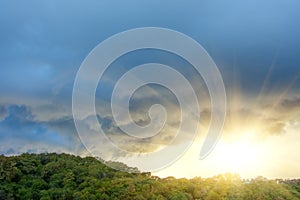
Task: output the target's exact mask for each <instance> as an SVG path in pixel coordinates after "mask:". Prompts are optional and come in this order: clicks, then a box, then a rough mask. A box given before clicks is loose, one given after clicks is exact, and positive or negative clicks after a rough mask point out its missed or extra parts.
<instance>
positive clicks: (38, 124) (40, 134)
mask: <svg viewBox="0 0 300 200" xmlns="http://www.w3.org/2000/svg"><path fill="white" fill-rule="evenodd" d="M74 131H75V130H74V123H73V120H71V121H70V120H66V119H60V120H56V121H48V122H42V121H36V120H35V119H34V116H33V115H32V113H31V111H30V109H29V108H27V107H26V106H17V105H10V106H9V107H8V113H7V116H6V117H5V119H3V120H2V121H0V138H1V142H0V143H1V147H2V148H1V149H0V151H1V152H2V153H5V152H4V151H5V149H3V147H9V149H10V151H13V152H20V151H22V150H23V151H26V152H27V151H29V150H30V151H33V150H36V151H39V148H41V149H44V150H45V151H47V148H48V147H51V146H54V147H57V146H60V148H61V149H65V150H69V151H70V150H71V149H72V150H73V151H78V150H80V149H76V148H82V147H80V143H79V141H78V139H77V138H76V136H75V134H74ZM76 143H79V144H77V145H76ZM28 144H30V145H31V147H28V148H27V149H26V148H25V147H24V146H26V145H28Z"/></svg>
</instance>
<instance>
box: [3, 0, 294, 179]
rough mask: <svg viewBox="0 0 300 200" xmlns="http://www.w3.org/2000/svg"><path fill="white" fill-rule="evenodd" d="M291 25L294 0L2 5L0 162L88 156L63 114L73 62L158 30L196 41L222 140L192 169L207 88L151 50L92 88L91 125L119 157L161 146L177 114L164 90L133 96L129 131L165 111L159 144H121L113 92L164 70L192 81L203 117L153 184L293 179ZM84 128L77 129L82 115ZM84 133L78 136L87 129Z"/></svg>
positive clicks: (182, 65)
mask: <svg viewBox="0 0 300 200" xmlns="http://www.w3.org/2000/svg"><path fill="white" fill-rule="evenodd" d="M299 24H300V2H299V1H297V0H276V1H273V0H265V1H258V0H252V1H243V2H241V1H238V0H229V1H217V0H210V1H208V0H200V1H185V2H183V1H173V0H172V1H171V0H166V1H155V0H154V1H138V0H131V1H127V2H126V3H125V2H123V1H89V2H84V1H63V2H61V1H26V2H22V1H14V0H13V1H1V2H0V27H1V29H0V70H1V71H0V154H5V155H15V154H20V153H24V152H29V153H40V152H58V153H61V152H66V153H72V154H77V155H89V152H87V150H86V149H85V147H84V145H83V144H82V143H81V141H80V138H79V137H78V134H77V131H76V128H75V125H74V121H73V116H72V90H73V84H74V80H75V77H76V73H77V71H78V69H79V67H80V65H81V63H82V62H83V60H84V59H85V57H86V56H87V55H88V53H89V52H90V51H91V50H92V49H93V48H94V47H95V46H96V45H98V44H99V43H100V42H102V41H104V40H105V39H107V38H108V37H110V36H112V35H114V34H117V33H119V32H122V31H126V30H128V29H132V28H140V27H163V28H169V29H173V30H176V31H179V32H182V33H184V34H186V35H188V36H189V37H191V38H193V39H194V40H196V41H197V42H198V43H200V44H201V45H202V46H203V47H204V48H205V49H206V51H207V52H208V53H209V55H210V56H211V58H212V59H213V60H214V62H215V63H216V65H217V66H218V68H219V71H220V73H221V75H222V77H223V80H224V84H225V89H226V95H227V115H226V120H225V124H224V128H223V132H222V137H221V139H220V140H219V142H218V144H217V146H216V148H215V149H214V150H213V152H212V153H211V154H210V155H209V156H208V157H207V158H206V159H204V160H199V159H198V154H199V152H198V151H199V149H200V148H199V147H200V145H201V144H202V142H203V139H204V137H205V132H206V131H207V127H208V124H209V116H210V103H209V102H210V101H209V94H208V92H207V88H206V87H205V83H204V82H203V79H202V78H201V76H199V74H196V73H195V71H193V69H192V68H191V66H190V65H189V63H187V62H185V61H184V60H182V59H181V58H179V57H178V56H176V55H173V54H170V53H167V52H162V51H158V50H144V51H136V52H133V53H129V54H128V55H126V56H122V57H120V58H119V59H117V60H116V61H115V62H114V63H113V64H112V66H111V67H110V68H109V70H108V71H107V72H106V74H105V79H104V80H103V81H102V82H101V81H100V82H99V86H98V88H97V93H96V105H95V107H96V111H97V119H98V122H99V124H100V126H101V127H102V129H103V130H105V131H106V132H107V134H108V135H109V137H110V138H111V139H112V140H113V141H114V142H116V143H118V145H120V146H122V148H125V149H127V150H129V151H139V152H141V153H143V152H147V151H154V150H157V149H158V148H162V147H163V146H164V145H168V144H169V139H170V138H172V137H173V136H174V130H175V129H176V128H177V127H178V123H179V114H180V112H179V111H178V106H179V105H178V102H177V101H176V98H175V97H174V95H172V93H170V92H169V91H168V90H167V89H166V88H163V87H160V86H157V85H150V86H148V87H144V88H140V89H139V90H138V91H137V92H136V93H135V94H134V98H132V102H131V104H130V106H131V111H132V116H133V118H134V119H136V120H137V121H138V123H140V124H143V123H144V124H145V123H147V122H149V117H148V115H147V110H148V109H149V108H150V106H151V105H153V104H157V103H160V104H162V105H164V106H165V109H166V110H167V112H168V119H167V121H166V126H165V128H164V129H163V130H162V134H161V135H160V137H154V138H151V140H149V141H144V142H140V141H131V140H127V139H126V138H123V136H122V134H121V131H120V129H119V128H118V126H117V125H116V124H115V122H114V120H113V118H112V116H111V110H110V109H109V101H110V97H111V93H112V89H113V84H114V83H115V82H116V81H117V80H118V79H119V78H120V76H121V75H122V74H123V73H125V72H126V71H127V70H128V69H131V68H132V67H133V66H136V65H138V64H143V63H147V62H159V63H164V64H167V65H170V66H172V67H173V68H175V69H176V70H178V71H180V73H182V74H184V75H185V77H187V78H188V79H189V80H190V81H191V83H192V85H193V87H194V89H195V91H197V97H198V99H199V105H201V116H202V117H201V120H200V121H195V120H194V119H193V118H192V117H191V119H190V121H191V122H190V123H199V127H200V128H199V136H198V137H197V138H196V140H195V141H194V144H193V145H192V147H191V148H190V149H189V151H187V152H186V153H185V154H184V155H183V156H182V157H181V158H180V159H179V160H178V161H176V162H175V163H173V164H172V165H170V166H168V167H166V168H165V169H162V170H160V171H156V172H154V174H156V175H159V176H163V177H164V176H175V177H189V178H190V177H193V176H203V177H207V176H212V175H216V174H220V173H225V172H236V173H239V174H240V175H241V176H242V177H255V176H259V175H262V176H266V177H270V178H274V177H283V178H295V177H299V176H300V170H299V169H300V162H299V160H300V156H299V154H298V152H299V145H300V134H299V131H300V78H299V75H300V55H299V52H300V37H299V35H300V26H299ZM178 87H180V85H179V86H178ZM85 120H86V121H87V123H88V120H89V119H88V117H87V119H85ZM92 126H93V125H91V126H90V127H87V129H86V131H87V132H89V131H92V128H91V127H92ZM187 134H188V133H187ZM91 139H92V138H91ZM147 142H148V143H147ZM184 142H186V140H185V139H184V138H182V143H184ZM146 143H147V144H146ZM128 144H130V145H128ZM105 145H106V144H101V145H100V147H99V148H100V150H101V148H103V149H105ZM176 145H180V144H174V146H175V147H176ZM110 153H111V152H105V154H107V155H109V156H112V157H113V158H117V159H119V160H121V161H122V160H123V161H124V162H126V159H125V160H124V158H126V157H127V158H128V155H121V154H120V155H110ZM128 164H132V165H138V163H130V162H128ZM143 164H144V165H147V164H149V163H143ZM143 164H142V165H140V166H138V167H140V168H143ZM183 169H185V170H183Z"/></svg>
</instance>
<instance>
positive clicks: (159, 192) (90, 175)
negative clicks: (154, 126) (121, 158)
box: [0, 153, 300, 200]
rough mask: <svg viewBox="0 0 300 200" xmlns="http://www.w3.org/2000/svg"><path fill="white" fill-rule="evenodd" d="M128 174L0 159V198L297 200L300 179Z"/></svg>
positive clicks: (84, 163) (26, 158)
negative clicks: (189, 177)
mask: <svg viewBox="0 0 300 200" xmlns="http://www.w3.org/2000/svg"><path fill="white" fill-rule="evenodd" d="M114 164H115V165H116V166H119V167H127V166H126V165H124V164H121V163H114ZM127 168H128V167H127ZM128 169H130V170H132V171H135V173H126V172H122V171H117V170H115V169H112V168H109V167H107V166H106V165H105V164H103V163H102V162H100V161H99V160H97V159H95V158H91V157H86V158H81V157H79V156H73V155H67V154H55V153H49V154H22V155H20V156H11V157H5V156H3V155H0V199H5V200H6V199H7V200H8V199H89V200H93V199H122V200H123V199H138V200H143V199H174V200H175V199H212V200H218V199H222V200H225V199H232V200H234V199H249V200H256V199H257V200H258V199H260V200H265V199H271V200H276V199H277V200H279V199H300V180H299V179H295V180H268V179H265V178H262V177H258V178H256V179H252V180H242V179H241V178H240V177H239V176H238V175H236V174H223V175H218V176H215V177H212V178H200V177H196V178H193V179H185V178H181V179H175V178H174V177H167V178H159V177H157V176H151V174H150V173H139V172H137V170H136V169H134V168H128Z"/></svg>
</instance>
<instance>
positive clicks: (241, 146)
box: [212, 129, 262, 174]
mask: <svg viewBox="0 0 300 200" xmlns="http://www.w3.org/2000/svg"><path fill="white" fill-rule="evenodd" d="M253 134H254V130H251V129H250V130H244V132H243V133H242V134H241V135H242V137H239V138H237V139H232V140H221V141H219V143H218V145H217V146H216V148H215V150H214V153H213V155H212V156H213V157H214V158H213V160H214V162H215V165H216V166H219V168H220V170H222V171H226V172H234V173H242V174H245V173H249V172H251V171H252V170H253V168H256V166H257V165H259V164H261V163H262V157H261V154H260V152H261V144H260V143H259V142H257V141H255V140H253V139H252V138H251V136H252V135H253Z"/></svg>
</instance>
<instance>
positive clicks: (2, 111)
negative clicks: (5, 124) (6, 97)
mask: <svg viewBox="0 0 300 200" xmlns="http://www.w3.org/2000/svg"><path fill="white" fill-rule="evenodd" d="M6 115H7V109H6V106H3V105H0V121H1V120H2V119H4V118H5V117H6Z"/></svg>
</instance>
